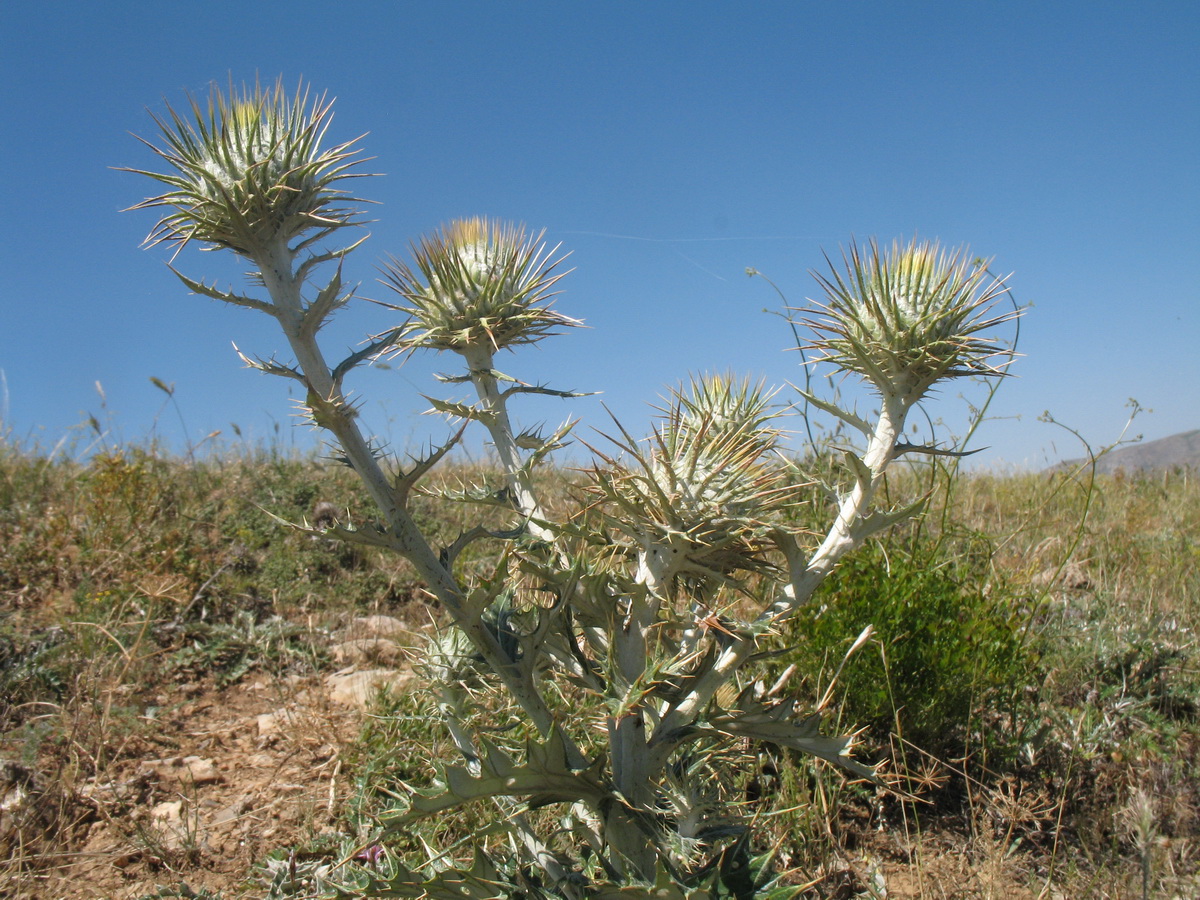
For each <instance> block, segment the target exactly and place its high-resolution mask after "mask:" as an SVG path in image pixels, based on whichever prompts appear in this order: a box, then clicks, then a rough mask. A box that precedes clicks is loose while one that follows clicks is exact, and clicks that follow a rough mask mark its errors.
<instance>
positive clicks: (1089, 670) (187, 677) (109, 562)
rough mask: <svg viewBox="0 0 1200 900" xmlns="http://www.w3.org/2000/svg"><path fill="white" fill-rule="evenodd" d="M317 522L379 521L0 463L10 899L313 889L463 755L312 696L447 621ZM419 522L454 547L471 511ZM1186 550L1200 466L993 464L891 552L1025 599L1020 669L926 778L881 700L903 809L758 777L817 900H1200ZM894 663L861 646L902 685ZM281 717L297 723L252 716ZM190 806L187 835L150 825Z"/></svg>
mask: <svg viewBox="0 0 1200 900" xmlns="http://www.w3.org/2000/svg"><path fill="white" fill-rule="evenodd" d="M446 477H447V484H448V486H451V487H453V486H454V485H455V484H456V483H458V482H459V481H462V482H473V481H479V480H481V479H485V478H486V477H487V473H486V472H483V471H464V470H456V471H453V472H450V473H449V474H448V475H447V476H446ZM916 489H917V487H916V485H914V484H906V483H904V479H903V478H899V479H897V480H896V482H895V484H894V485H893V490H894V491H895V492H896V494H897V496H899V495H901V494H904V493H906V492H912V491H913V490H916ZM558 493H559V494H561V495H563V496H564V498H565V494H566V491H565V489H560V490H559V491H558ZM939 496H940V497H943V498H944V497H945V494H944V493H943V494H940V495H939ZM321 501H326V502H329V503H332V504H334V505H335V506H337V507H338V508H339V509H344V508H350V509H362V508H365V501H364V498H363V497H362V496H361V494H360V491H359V489H358V487H357V485H356V484H355V482H354V481H353V480H352V479H351V478H350V477H349V473H346V472H344V470H340V469H337V468H335V467H330V466H327V465H324V464H322V463H320V462H318V461H315V460H311V459H296V458H288V457H283V456H280V455H278V454H272V453H243V454H233V453H226V454H223V455H219V456H217V455H215V456H213V457H211V458H209V459H205V460H201V461H195V462H190V463H189V462H185V461H181V460H177V459H173V458H169V457H166V456H163V455H162V454H159V453H156V452H154V451H153V450H147V449H137V448H126V449H115V450H109V451H108V452H105V453H102V454H100V455H97V456H95V457H93V458H92V460H91V462H90V463H88V464H86V465H84V464H77V463H72V462H69V461H64V460H62V459H57V460H55V461H48V460H47V459H45V458H44V457H42V456H39V455H38V454H36V453H32V452H26V451H23V450H21V449H19V448H14V447H12V446H11V445H2V446H0V728H2V729H3V733H2V735H0V759H3V760H5V763H4V764H3V765H4V768H3V770H0V792H3V794H4V810H3V812H0V859H4V860H6V862H3V863H0V893H5V892H7V895H12V896H24V897H51V896H120V897H148V896H188V895H189V894H187V893H186V891H191V892H192V893H191V896H209V897H217V896H220V897H226V898H229V897H241V896H260V897H261V896H265V895H267V894H268V892H269V891H273V893H272V894H271V895H272V896H290V895H295V896H299V895H301V894H302V892H303V891H311V890H313V889H314V888H315V887H317V886H319V884H320V879H321V877H322V874H321V873H322V868H321V867H322V866H329V865H331V864H333V863H336V862H338V861H340V860H341V858H342V856H344V855H345V854H347V853H348V852H349V851H351V850H354V849H356V846H357V844H358V843H359V842H361V841H363V840H365V839H366V838H367V837H368V836H369V834H370V832H371V829H372V827H373V823H374V821H375V818H374V817H375V816H377V815H378V813H379V812H380V811H381V810H383V809H385V808H386V807H387V806H389V805H390V804H391V803H392V802H393V800H392V797H393V795H396V794H402V793H403V791H404V790H405V785H412V784H417V783H420V781H421V780H422V779H424V778H428V775H429V771H428V770H429V767H428V761H429V758H430V755H431V754H433V755H436V754H438V753H442V752H446V753H447V754H448V752H449V748H448V747H444V746H441V745H437V744H436V743H435V744H433V745H432V746H431V737H430V726H429V722H430V719H431V718H432V717H433V715H434V709H433V707H432V706H430V705H429V702H428V701H427V700H423V699H421V695H420V694H419V693H404V694H402V695H400V696H398V697H394V698H392V699H391V700H389V701H381V703H382V705H380V706H377V707H376V712H377V713H379V714H380V715H381V717H379V718H370V717H368V718H365V719H364V718H362V716H361V715H360V714H357V713H352V712H349V711H346V710H343V709H340V708H336V707H334V706H331V705H330V704H329V703H328V702H327V701H326V700H324V699H322V698H323V695H322V693H321V691H320V689H319V688H320V685H321V683H322V678H323V677H324V676H325V675H326V674H328V673H329V672H330V671H332V670H333V669H334V668H336V666H337V664H336V663H335V662H334V661H333V660H332V659H331V657H330V647H331V645H332V644H333V643H334V642H335V640H336V635H337V633H338V632H339V630H340V629H341V628H342V627H343V626H344V625H345V624H346V622H347V621H349V619H351V618H353V617H354V616H361V615H368V614H372V613H384V614H388V615H391V616H395V617H398V618H400V619H401V620H403V621H405V622H406V623H408V625H409V626H410V628H411V630H412V631H413V632H414V633H419V632H422V631H423V630H424V629H425V628H426V627H427V625H428V623H429V622H431V621H432V620H434V619H436V617H437V612H436V610H432V609H430V608H429V607H427V606H426V605H425V602H424V600H423V599H422V598H423V594H422V591H421V589H420V585H419V584H417V583H416V582H415V581H414V580H413V578H412V575H411V573H410V572H409V571H408V569H407V567H406V565H405V564H404V563H402V562H398V561H396V560H392V559H387V558H383V557H377V556H375V555H373V554H371V553H366V552H361V551H358V550H353V549H348V548H346V547H343V546H340V545H334V544H330V543H328V542H324V541H320V540H313V539H311V538H309V537H306V536H304V535H299V534H295V533H290V532H288V531H286V530H285V529H281V528H280V527H278V526H277V525H275V524H274V523H272V522H271V521H270V520H269V518H268V517H267V516H265V515H264V514H263V512H262V509H260V507H261V508H264V509H268V510H270V511H272V512H274V513H277V514H279V515H281V516H283V517H285V518H292V519H295V520H298V519H300V518H303V517H310V516H311V515H312V514H313V511H314V508H315V506H316V504H317V503H318V502H321ZM420 502H421V503H422V504H424V505H423V506H422V507H421V508H420V509H419V510H418V514H419V515H420V517H421V518H422V519H423V521H424V523H425V524H426V525H427V526H428V527H429V528H430V529H431V530H433V531H434V532H435V533H437V534H438V535H439V536H440V539H442V540H451V539H453V537H454V536H455V535H456V534H457V533H458V532H459V531H460V530H461V529H462V528H463V527H464V526H465V525H466V524H467V523H468V522H469V521H470V518H469V517H470V516H471V515H474V513H473V512H472V511H471V510H470V509H459V508H457V507H456V508H455V509H454V510H453V515H454V516H457V517H459V518H457V519H449V518H446V515H445V510H444V507H443V506H442V505H440V504H437V503H435V502H434V501H433V500H425V499H422V500H421V501H420ZM564 502H565V500H564ZM1197 535H1200V486H1198V485H1197V480H1196V478H1195V477H1194V475H1191V474H1189V473H1186V472H1179V473H1169V474H1157V475H1154V476H1152V477H1145V478H1133V477H1122V476H1116V477H1111V478H1104V479H1102V480H1100V481H1098V482H1097V483H1096V484H1095V485H1094V486H1089V485H1088V484H1087V482H1086V480H1085V479H1083V478H1081V477H1079V476H1072V475H1071V474H1070V473H1056V474H1021V475H999V474H987V473H984V474H977V475H972V476H970V477H967V478H965V479H963V480H962V481H961V482H959V483H958V485H957V486H956V487H955V488H954V491H953V493H952V494H951V495H950V497H949V499H948V500H944V501H943V502H942V505H938V506H935V508H934V509H933V510H932V511H931V513H930V514H929V515H928V516H927V517H926V519H925V520H924V521H923V522H922V523H921V524H920V525H913V526H910V527H907V528H905V529H903V530H901V531H899V532H898V533H897V534H895V535H893V536H892V537H890V538H889V539H888V541H887V542H886V544H885V545H884V546H883V547H882V548H881V552H882V553H883V557H884V558H885V559H886V560H887V561H888V563H887V564H889V565H892V566H896V567H902V566H903V565H904V560H906V559H907V560H920V561H922V565H924V564H927V563H929V562H930V561H934V562H935V563H936V565H937V566H938V567H939V568H940V569H944V570H945V571H947V572H950V573H951V574H952V575H953V584H954V585H955V586H956V589H962V591H963V592H964V593H963V596H968V595H969V596H972V597H978V598H982V599H981V600H980V602H983V601H984V600H986V602H987V604H989V605H988V606H987V609H989V610H994V609H1004V610H1007V611H1008V612H1009V614H1010V615H1009V617H1008V618H1007V619H1005V621H1007V622H1011V624H1012V627H1013V628H1014V629H1015V631H1014V633H1015V634H1017V635H1018V636H1019V639H1020V641H1021V642H1022V643H1023V646H1024V647H1025V648H1026V649H1027V650H1028V655H1027V656H1023V657H1021V659H1023V660H1024V663H1023V668H1022V669H1021V671H1020V673H1019V676H1018V675H1013V676H1012V677H1011V678H1010V679H1009V680H1010V681H1011V682H1012V683H1010V684H1007V685H1005V687H1006V690H1005V691H1003V692H998V691H996V690H995V689H993V688H989V689H988V691H987V692H985V691H984V690H983V689H982V688H980V691H979V693H978V694H977V695H973V697H972V698H971V702H970V703H969V705H968V708H967V710H966V712H965V713H964V714H963V715H962V719H961V721H957V720H956V721H946V722H945V723H944V731H945V733H946V734H947V735H949V736H950V737H952V738H953V739H952V740H950V739H948V740H947V742H946V743H945V745H944V749H943V750H942V751H940V752H939V753H938V758H935V757H933V756H930V755H929V754H928V753H926V752H924V751H925V750H927V749H928V747H920V746H912V745H911V744H908V743H905V740H904V739H905V737H907V736H908V735H907V734H906V733H905V728H907V727H910V726H907V725H905V718H904V710H903V709H902V708H901V707H899V706H897V708H895V709H893V710H891V714H892V715H893V716H894V726H893V727H892V728H891V729H890V731H891V734H890V735H888V734H882V735H879V736H876V737H874V738H871V739H870V740H871V741H873V743H870V742H869V743H868V745H867V746H865V747H864V748H863V751H862V752H863V753H864V754H866V755H868V756H869V755H872V754H874V755H878V756H881V757H888V758H890V759H891V760H892V762H891V769H892V771H893V772H894V773H895V777H896V779H897V785H898V786H900V787H901V788H903V791H904V792H905V793H903V794H902V793H890V794H887V793H876V792H874V791H869V790H866V789H864V788H863V787H861V786H856V785H848V784H847V783H845V782H844V781H843V780H842V778H841V776H840V775H837V774H836V773H833V772H831V771H828V770H826V769H821V768H815V767H812V766H810V765H808V764H807V763H804V762H803V761H800V760H796V759H792V758H790V757H787V756H772V755H762V756H760V757H759V758H758V764H757V766H756V768H755V770H754V771H752V772H750V773H749V775H748V776H747V780H746V783H745V784H744V785H742V788H744V789H745V790H747V791H749V792H751V794H752V795H755V796H769V797H771V798H772V799H775V798H783V800H784V801H785V802H784V805H786V806H789V807H790V810H789V811H785V812H783V813H775V814H773V815H771V816H768V815H767V809H768V807H766V806H764V807H763V817H764V818H763V819H762V822H761V824H763V825H764V826H765V834H766V835H767V837H768V839H769V840H775V841H777V842H778V844H779V848H780V854H779V860H780V863H781V864H782V865H783V866H786V867H791V868H792V869H793V870H794V871H793V873H792V876H791V877H792V879H793V880H794V881H795V882H796V883H798V884H807V885H808V887H807V888H806V889H805V891H804V892H803V894H802V896H805V897H847V898H848V897H871V896H876V897H882V896H885V895H886V896H887V897H889V898H897V897H912V898H968V897H970V898H976V897H980V898H982V897H1001V896H1004V897H1031V898H1032V897H1037V898H1043V897H1044V898H1053V897H1063V898H1076V897H1097V898H1126V897H1128V898H1138V897H1188V896H1195V895H1196V894H1197V893H1200V881H1198V880H1197V866H1198V857H1200V843H1198V842H1200V787H1197V785H1200V714H1198V710H1200V676H1198V671H1197V659H1198V658H1200V650H1198V648H1197V645H1196V634H1197V628H1198V627H1200V565H1198V563H1200V546H1198V545H1197ZM918 551H919V552H918ZM471 552H474V553H478V554H484V553H485V552H487V548H486V546H485V545H483V544H477V545H472V548H471ZM477 561H478V564H479V565H486V563H487V557H486V556H484V555H480V556H478V558H477ZM468 563H470V560H468ZM896 571H900V569H897V570H896ZM989 615H991V613H989ZM989 621H990V620H989ZM853 636H854V635H853V634H845V635H843V636H842V638H840V639H839V640H844V641H846V642H848V641H849V640H850V639H852V638H853ZM414 640H415V638H414ZM844 649H845V644H844V643H843V644H841V645H839V646H831V647H830V648H829V654H828V655H829V656H830V658H836V659H840V655H841V653H842V652H843V651H844ZM889 652H890V651H889V648H888V646H887V645H885V644H882V643H880V644H878V645H876V644H871V645H869V646H867V647H865V648H863V649H862V650H860V651H859V653H860V654H862V655H863V656H864V659H865V658H866V657H867V656H868V655H869V654H876V658H879V659H882V660H883V664H884V665H885V666H887V667H888V668H885V671H887V672H889V673H890V672H893V671H896V670H895V669H894V667H892V666H893V664H898V658H897V659H893V658H892V656H889V655H888V654H889ZM939 652H940V651H939ZM984 657H985V658H984V661H985V662H987V661H989V660H990V657H987V656H986V653H985V654H984ZM945 658H946V659H950V658H957V657H945ZM928 665H929V666H930V667H931V668H933V669H936V668H937V667H938V666H939V665H949V664H948V663H945V662H944V661H942V657H939V656H934V657H932V658H931V659H930V661H929V663H928ZM956 665H957V664H956ZM828 674H829V672H828V671H826V672H825V675H824V676H822V675H821V673H820V672H815V673H814V674H812V675H811V676H805V675H804V674H803V673H802V672H800V673H798V674H796V675H794V676H792V677H793V681H792V682H791V683H790V685H789V689H796V690H803V691H812V692H813V693H814V696H813V698H812V699H813V701H814V702H815V700H816V696H815V694H819V693H824V691H825V689H826V688H827V687H828V683H827V676H828ZM806 677H808V678H809V680H807V681H806V680H805V678H806ZM822 677H825V678H826V681H821V680H820V679H821V678H822ZM842 677H843V678H844V679H846V681H847V683H850V681H851V678H852V670H851V668H850V667H849V666H848V667H847V669H846V671H845V673H844V674H843V676H842ZM981 684H982V682H981ZM835 687H836V686H835ZM902 687H904V686H903V685H898V686H897V691H899V689H900V688H902ZM896 695H897V696H898V693H897V694H896ZM833 696H834V698H835V699H834V703H833V707H834V709H835V710H836V709H837V708H838V706H839V703H838V697H839V695H838V694H837V691H836V690H835V691H834V693H833ZM1001 697H1003V702H1001ZM280 709H288V710H291V713H289V715H288V716H286V717H285V718H284V720H283V721H284V727H283V728H282V729H281V730H279V731H277V732H274V733H273V734H271V735H267V736H264V735H262V734H260V733H258V730H257V728H256V727H252V724H251V723H253V722H254V721H256V719H257V717H258V716H259V715H263V714H266V713H274V712H276V711H277V710H280ZM947 715H949V714H948V713H947ZM956 715H957V714H956ZM843 724H846V725H851V724H853V723H850V722H847V723H843ZM268 738H269V739H268ZM949 748H955V749H949ZM187 755H197V756H202V757H212V758H214V759H217V760H218V761H219V762H220V768H221V770H222V777H221V780H220V781H219V782H215V783H213V784H205V785H200V784H195V785H191V786H187V785H174V786H170V785H166V784H164V783H163V782H162V781H161V780H159V781H156V780H154V779H153V778H151V777H149V776H147V775H146V774H145V772H146V768H145V761H146V760H147V759H161V758H164V757H182V756H187ZM754 792H757V793H756V794H755V793H754ZM906 796H911V797H915V798H917V799H905V797H906ZM172 802H175V803H179V804H180V807H179V809H180V815H181V821H183V822H185V823H186V822H189V821H190V822H192V823H193V827H192V829H191V832H190V833H191V835H192V837H191V838H189V837H188V829H187V828H184V829H183V831H182V832H181V831H180V830H179V828H178V827H174V826H172V825H171V824H170V822H168V821H167V820H165V819H164V818H162V816H158V817H157V818H156V817H155V816H154V815H152V814H151V813H152V811H153V810H154V809H156V808H159V807H160V806H161V805H162V804H164V803H172ZM756 802H757V801H756ZM231 810H232V812H230V811H231ZM189 816H190V817H191V818H190V819H189V818H188V817H189ZM222 816H225V817H226V818H225V819H221V817H222ZM218 819H221V821H222V822H223V823H225V824H222V825H221V826H220V827H217V826H215V825H213V823H214V822H216V821H217V820H218ZM229 823H232V824H229ZM467 825H468V823H466V822H461V821H445V822H439V823H437V824H436V826H435V830H434V831H433V832H431V833H430V834H428V835H426V836H425V838H426V839H429V840H434V839H436V840H439V841H443V842H447V841H453V840H455V839H456V837H455V836H456V835H461V833H462V829H464V828H466V827H467ZM172 829H173V830H172ZM222 829H224V830H222ZM416 839H417V837H416V836H414V837H413V840H416ZM391 849H398V848H395V847H389V850H391ZM272 859H274V860H276V861H275V862H271V860H272ZM281 873H282V874H281ZM81 879H84V880H83V881H81ZM289 879H290V881H289ZM272 883H273V884H274V887H270V884H272ZM72 884H77V885H79V888H78V890H79V891H82V893H77V892H75V890H76V889H75V888H72V887H70V886H71V885H72ZM180 885H184V887H181V886H180ZM203 891H207V892H208V893H207V895H206V894H204V893H203ZM885 892H886V893H885Z"/></svg>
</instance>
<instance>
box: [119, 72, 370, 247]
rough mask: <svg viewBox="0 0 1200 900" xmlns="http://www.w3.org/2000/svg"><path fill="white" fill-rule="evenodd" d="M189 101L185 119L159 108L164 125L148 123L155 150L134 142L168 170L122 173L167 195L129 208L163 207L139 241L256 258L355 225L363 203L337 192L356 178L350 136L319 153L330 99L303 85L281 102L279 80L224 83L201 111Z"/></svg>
mask: <svg viewBox="0 0 1200 900" xmlns="http://www.w3.org/2000/svg"><path fill="white" fill-rule="evenodd" d="M189 99H190V98H189ZM190 103H191V115H190V117H189V116H185V115H181V114H179V113H177V112H176V111H175V110H174V109H172V108H170V107H169V106H168V108H167V111H168V116H167V118H166V119H160V118H158V117H157V116H155V117H154V120H155V122H156V124H157V125H158V127H159V130H160V132H161V137H162V138H163V140H164V141H165V146H164V147H157V146H155V145H153V144H150V142H149V141H145V142H144V143H146V144H147V145H148V146H150V147H151V148H152V149H153V150H154V151H155V152H156V153H157V154H158V155H159V156H160V157H162V159H163V160H165V161H166V162H167V163H168V164H169V165H170V167H171V168H170V171H168V172H150V171H146V170H142V169H128V170H126V171H132V172H137V173H139V174H142V175H147V176H149V177H151V178H153V179H154V180H156V181H158V182H160V183H162V184H165V185H166V186H167V187H168V188H169V189H170V190H168V191H167V192H166V193H164V194H160V195H159V196H157V197H151V198H149V199H147V200H144V201H142V202H141V203H139V204H137V206H135V207H133V208H134V209H146V208H152V207H164V208H165V209H166V210H167V212H166V213H165V214H164V215H163V217H162V218H161V219H160V220H159V222H158V225H157V226H155V228H154V230H153V231H152V232H151V234H150V237H149V238H148V239H147V241H148V243H151V244H155V243H159V242H162V241H176V242H178V243H179V244H180V245H183V244H186V243H188V242H189V241H199V242H200V243H202V244H205V245H207V247H206V249H217V248H225V249H230V250H233V251H234V252H235V253H238V254H240V255H242V256H244V257H246V258H248V259H251V260H254V261H261V260H262V259H264V257H265V256H266V255H267V254H274V253H275V252H277V251H278V250H279V249H280V246H281V244H282V246H283V247H287V245H288V243H289V242H291V241H293V240H295V239H296V238H298V237H300V236H301V235H305V239H304V241H303V242H302V243H301V244H300V245H299V246H296V247H290V248H288V249H290V250H291V251H293V252H295V251H296V250H298V249H300V248H302V247H305V246H308V245H311V244H312V243H313V242H315V241H318V240H320V239H321V238H323V237H325V236H326V235H328V234H329V233H330V232H331V231H333V230H335V229H337V228H342V227H345V226H347V225H354V224H357V215H358V210H357V208H354V207H355V205H356V204H358V203H361V202H363V201H360V200H356V199H354V198H351V197H348V196H347V195H346V193H345V191H343V190H341V189H340V188H339V187H338V184H339V183H340V182H341V181H342V180H344V179H346V178H352V177H361V176H360V175H359V173H352V172H351V171H350V169H351V168H352V167H353V166H355V165H357V164H358V162H360V160H354V159H352V158H351V157H353V156H354V154H355V153H357V150H353V149H351V148H352V145H353V144H354V143H355V141H357V138H356V139H355V141H349V142H347V143H345V144H341V145H339V146H336V147H333V148H331V149H328V150H323V149H322V148H321V142H322V140H323V138H324V136H325V131H326V129H327V128H328V125H329V121H330V119H331V118H332V115H331V113H330V108H331V106H332V101H329V102H326V100H325V98H324V97H319V98H317V99H315V100H313V101H312V103H311V104H310V102H309V95H308V90H307V89H306V88H304V87H303V86H301V87H300V88H299V89H298V90H297V92H296V94H295V95H294V96H293V97H291V98H289V96H288V94H287V92H286V91H285V89H284V87H283V82H282V80H280V81H277V82H276V83H275V86H274V88H273V89H266V90H264V89H263V88H261V87H260V86H259V85H257V84H256V85H255V86H254V88H253V90H251V89H250V88H248V87H245V86H243V87H242V88H241V90H238V89H236V88H235V87H234V86H233V84H232V83H231V84H230V86H229V90H228V92H227V93H226V92H223V91H222V90H221V89H220V88H219V87H217V86H215V85H214V86H213V88H212V90H211V92H210V94H209V98H208V104H207V108H206V109H201V107H200V105H199V104H198V103H197V102H196V101H195V100H194V99H190ZM347 204H349V205H347Z"/></svg>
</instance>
